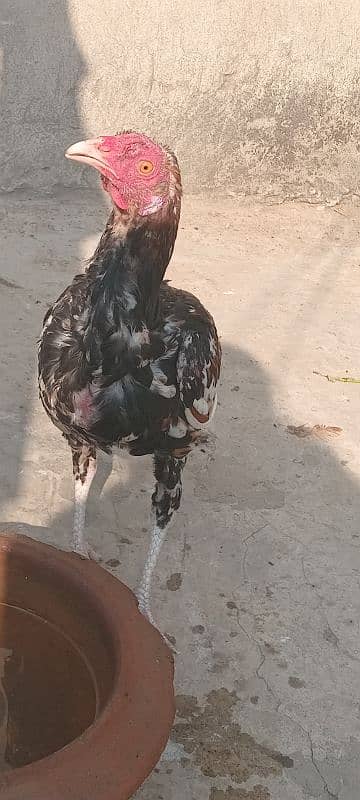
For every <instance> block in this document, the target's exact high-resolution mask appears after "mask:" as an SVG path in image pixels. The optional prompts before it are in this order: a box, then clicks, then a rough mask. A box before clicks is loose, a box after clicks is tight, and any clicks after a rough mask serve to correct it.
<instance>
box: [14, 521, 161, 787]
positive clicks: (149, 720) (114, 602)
mask: <svg viewBox="0 0 360 800" xmlns="http://www.w3.org/2000/svg"><path fill="white" fill-rule="evenodd" d="M172 677H173V665H172V658H171V655H170V653H169V651H168V649H167V647H166V646H165V644H164V642H163V640H162V639H161V637H160V636H159V634H158V632H157V631H155V629H154V628H152V626H150V625H149V624H148V623H147V622H146V621H145V620H144V619H143V617H142V616H141V615H140V614H139V612H138V610H137V605H136V602H135V600H134V597H133V595H132V594H131V592H130V591H129V590H128V589H127V588H126V587H124V586H123V584H121V583H120V582H119V581H117V580H116V579H115V578H113V577H112V576H111V575H109V574H108V573H106V572H105V570H103V569H101V567H99V566H97V565H95V564H92V563H91V564H90V563H88V562H84V561H82V560H81V559H79V558H78V557H77V556H74V555H72V554H68V553H63V552H60V551H57V550H55V549H54V548H51V547H48V546H46V545H42V544H40V543H38V542H34V541H32V540H30V539H27V538H26V537H15V536H13V535H8V536H6V535H3V536H0V795H1V797H2V798H4V800H7V798H9V800H13V799H14V800H17V798H19V800H20V797H21V798H24V797H27V798H29V800H32V798H33V797H34V798H35V797H36V798H37V800H45V798H47V800H48V798H49V797H50V796H51V798H54V800H58V798H59V800H60V798H61V800H67V799H69V800H72V798H74V800H75V798H76V800H82V798H83V797H84V798H85V797H86V798H89V797H91V798H94V800H98V798H99V800H102V798H104V800H112V798H114V800H115V798H116V800H122V798H128V797H130V796H131V795H132V792H133V791H134V790H135V789H136V788H137V787H138V786H139V785H140V784H141V783H142V781H143V779H144V778H145V777H146V775H147V774H148V773H149V772H150V770H151V769H152V768H153V766H155V764H156V762H157V760H158V757H159V756H160V754H161V751H162V749H163V748H164V747H165V744H166V741H167V738H168V735H169V731H170V728H171V724H172V721H173V716H174V700H173V686H172ZM79 745H81V749H79ZM75 767H76V768H75ZM102 773H103V775H102ZM50 775H51V776H52V782H51V791H50V783H49V780H50ZM54 776H55V781H54ZM104 776H106V780H105V778H104ZM103 786H105V788H103ZM90 791H91V794H89V792H90ZM32 792H33V794H32Z"/></svg>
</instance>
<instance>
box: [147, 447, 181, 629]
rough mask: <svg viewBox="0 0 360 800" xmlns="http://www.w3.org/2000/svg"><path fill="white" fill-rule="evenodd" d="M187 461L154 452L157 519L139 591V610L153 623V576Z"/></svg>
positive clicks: (155, 512)
mask: <svg viewBox="0 0 360 800" xmlns="http://www.w3.org/2000/svg"><path fill="white" fill-rule="evenodd" d="M185 464H186V458H174V457H173V456H170V455H164V454H161V453H155V455H154V466H155V469H154V471H155V478H156V486H155V491H154V494H153V496H152V511H153V515H154V518H155V522H154V528H153V532H152V536H151V541H150V547H149V550H148V554H147V558H146V562H145V566H144V571H143V575H142V579H141V583H140V586H139V589H138V591H137V598H138V601H139V609H140V611H141V612H142V614H144V616H145V617H147V619H148V620H149V622H151V623H152V625H154V620H153V616H152V613H151V602H150V600H151V579H152V576H153V573H154V570H155V567H156V564H157V561H158V558H159V553H160V550H161V545H162V543H163V541H164V539H165V536H166V533H167V529H168V526H169V523H170V521H171V519H172V517H173V514H174V511H177V509H178V508H179V505H180V500H181V494H182V484H181V473H182V471H183V469H184V466H185Z"/></svg>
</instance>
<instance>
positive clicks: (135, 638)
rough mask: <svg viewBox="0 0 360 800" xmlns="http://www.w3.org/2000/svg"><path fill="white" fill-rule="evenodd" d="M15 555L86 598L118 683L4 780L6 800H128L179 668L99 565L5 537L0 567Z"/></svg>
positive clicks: (157, 742) (157, 738) (146, 766)
mask: <svg viewBox="0 0 360 800" xmlns="http://www.w3.org/2000/svg"><path fill="white" fill-rule="evenodd" d="M6 553H11V554H12V556H15V557H16V555H17V554H18V555H19V557H21V558H22V559H23V560H26V561H28V563H29V569H31V566H32V565H33V566H36V565H41V570H42V571H43V572H44V571H48V572H49V575H50V574H51V572H52V571H53V570H56V572H57V575H58V577H59V576H60V577H61V578H62V579H63V580H64V581H65V582H68V583H69V582H70V583H71V584H72V586H73V587H75V588H76V590H77V591H78V592H79V594H80V595H83V596H84V597H88V598H89V599H90V600H91V602H92V603H93V605H94V606H95V607H96V610H97V612H98V620H99V621H100V624H101V623H103V624H104V625H105V626H106V629H107V635H108V636H109V638H110V640H111V646H112V650H113V656H114V680H113V686H112V690H111V692H110V695H109V697H108V699H107V701H106V703H105V705H104V707H103V709H102V710H101V711H100V713H99V716H98V717H97V718H96V719H95V720H94V722H93V723H92V725H90V727H89V728H87V729H86V730H85V731H84V732H83V733H82V734H81V735H80V736H79V737H78V738H77V739H75V740H74V741H72V742H70V743H69V744H67V745H65V747H63V748H62V749H61V750H57V751H56V752H54V753H52V754H50V755H48V756H46V757H45V758H43V759H41V760H39V761H35V762H33V763H31V764H27V765H26V766H24V767H20V768H17V769H14V770H12V771H10V772H6V773H3V774H2V775H1V774H0V794H1V798H2V800H23V798H25V797H26V800H50V798H51V800H90V798H91V800H127V798H129V797H131V796H132V794H133V793H134V792H135V791H136V789H138V788H139V786H141V784H142V783H143V781H144V780H145V778H146V777H147V776H148V775H149V773H150V772H151V771H152V769H153V768H154V766H155V765H156V763H157V761H158V759H159V757H160V755H161V753H162V751H163V749H164V748H165V746H166V743H167V740H168V738H169V734H170V730H171V726H172V723H173V720H174V716H175V701H174V688H173V677H174V663H173V657H172V654H171V652H170V650H169V648H168V647H167V645H166V643H165V642H164V640H163V638H162V636H161V634H160V633H159V631H157V630H156V629H155V628H154V627H153V626H152V625H151V624H150V623H149V622H148V621H147V620H146V619H145V618H144V617H143V616H142V614H140V612H139V610H138V605H137V600H136V598H135V595H134V594H133V593H132V592H131V590H130V589H129V588H128V587H127V586H125V585H124V584H123V583H121V582H120V581H119V580H118V579H117V578H115V577H114V576H113V575H111V574H110V573H109V572H107V571H106V570H105V569H104V568H102V567H100V566H99V565H98V564H96V563H95V562H91V561H86V560H84V559H81V558H80V557H79V556H77V555H75V554H74V553H68V552H65V551H62V550H58V549H56V548H55V547H53V546H52V545H48V544H43V543H42V542H38V541H36V540H34V539H31V538H30V537H27V536H23V535H18V534H14V533H7V532H1V533H0V561H1V559H2V558H3V557H4V555H5V557H6Z"/></svg>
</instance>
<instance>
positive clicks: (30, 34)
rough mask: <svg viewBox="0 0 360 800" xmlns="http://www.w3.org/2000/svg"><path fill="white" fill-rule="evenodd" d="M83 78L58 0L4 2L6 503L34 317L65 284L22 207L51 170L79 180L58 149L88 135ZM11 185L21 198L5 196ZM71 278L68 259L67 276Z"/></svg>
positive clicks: (16, 468)
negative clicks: (81, 107)
mask: <svg viewBox="0 0 360 800" xmlns="http://www.w3.org/2000/svg"><path fill="white" fill-rule="evenodd" d="M59 42H61V47H59ZM55 44H56V46H55ZM85 74H86V66H85V62H84V60H83V58H82V55H81V52H80V51H79V48H78V45H77V43H76V41H75V39H74V36H73V33H72V27H71V21H70V19H69V15H68V7H67V2H66V0H2V2H1V9H0V216H1V217H2V218H3V219H7V220H8V224H6V225H5V226H4V228H3V230H4V234H3V236H4V241H3V244H4V245H5V249H4V247H3V253H4V252H5V254H6V258H5V259H4V258H2V259H1V262H2V263H1V267H0V310H1V320H2V332H1V349H2V358H1V367H0V375H1V395H0V415H1V418H0V425H1V429H3V435H2V430H0V436H2V462H3V466H2V468H1V469H0V477H1V479H2V487H3V492H5V497H4V498H3V499H4V501H6V500H8V499H9V498H11V497H14V496H16V495H17V494H18V487H19V483H20V481H21V478H20V470H21V464H22V462H23V460H24V459H26V452H25V450H26V448H25V447H24V446H25V440H26V435H27V434H26V432H25V429H26V426H27V424H28V421H29V416H30V408H31V406H32V402H33V396H34V394H35V390H34V374H35V370H36V366H35V362H36V349H37V339H38V336H39V334H40V331H41V324H42V319H43V316H44V313H45V311H46V308H47V307H48V305H50V304H51V302H53V301H54V300H55V299H56V297H57V295H58V294H59V292H60V291H61V289H62V288H63V286H64V285H66V284H65V282H63V284H61V280H60V281H59V292H57V290H55V288H53V285H52V281H51V274H52V273H53V274H54V273H60V277H61V271H62V269H63V259H62V258H61V256H62V254H61V253H59V252H58V251H57V248H56V245H55V243H54V242H52V241H51V240H52V231H54V230H55V228H54V227H52V226H51V220H50V219H45V220H44V219H43V220H40V219H39V224H35V223H34V221H32V222H31V221H30V220H29V219H28V215H27V208H28V207H29V203H31V195H32V193H33V192H34V191H35V192H36V191H39V192H40V193H41V191H42V190H43V189H44V187H46V186H49V185H50V186H54V187H55V189H56V187H57V186H59V184H60V178H59V169H60V166H59V165H61V169H62V172H61V183H62V184H64V182H65V183H66V178H68V182H69V183H71V184H78V183H79V182H80V181H81V172H82V168H81V166H80V165H79V168H74V167H73V165H71V164H69V163H68V162H66V160H65V159H64V151H65V149H66V147H67V146H69V145H70V144H72V143H74V142H75V141H78V140H80V139H84V138H85V137H86V133H85V131H84V128H83V125H82V121H81V114H80V110H79V103H78V96H79V92H80V91H81V84H82V79H83V78H84V76H85ZM69 87H70V88H69ZM64 176H65V181H64ZM15 188H16V189H19V190H21V194H17V193H16V194H12V192H13V190H14V189H15ZM13 197H14V198H15V199H16V198H17V202H18V212H19V213H15V212H14V216H13V217H12V198H13ZM19 199H20V203H21V207H20V211H19ZM49 202H50V201H49ZM12 219H13V224H11V222H12ZM0 221H1V220H0ZM88 233H89V234H90V233H91V223H89V224H88ZM80 236H81V234H79V238H80ZM45 237H46V239H47V244H48V242H49V239H50V247H48V246H45V242H44V240H45ZM65 238H66V234H64V239H65ZM72 247H73V250H72V252H73V253H74V254H75V253H76V245H75V247H74V243H72ZM52 255H53V256H54V258H53V259H52ZM46 270H48V273H47V275H46ZM76 271H78V268H77V266H76V257H75V258H74V267H73V271H72V272H73V274H75V272H76ZM35 272H36V273H37V274H36V275H35ZM39 276H40V283H41V290H40V288H39ZM42 279H43V280H42ZM64 281H65V278H64ZM67 282H69V281H67ZM11 386H12V387H13V390H12V391H10V387H11Z"/></svg>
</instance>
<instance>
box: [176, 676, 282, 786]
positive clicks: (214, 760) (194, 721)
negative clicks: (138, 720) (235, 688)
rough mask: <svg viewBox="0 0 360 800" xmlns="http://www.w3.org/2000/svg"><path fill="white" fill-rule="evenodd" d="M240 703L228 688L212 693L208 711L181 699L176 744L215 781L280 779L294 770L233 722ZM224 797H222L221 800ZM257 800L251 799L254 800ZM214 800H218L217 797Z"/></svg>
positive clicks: (188, 697) (184, 697) (185, 697)
mask: <svg viewBox="0 0 360 800" xmlns="http://www.w3.org/2000/svg"><path fill="white" fill-rule="evenodd" d="M237 701H238V697H237V695H236V693H235V692H229V691H228V690H227V689H225V688H222V689H217V690H214V691H212V692H210V694H208V696H207V698H206V702H205V706H204V707H201V706H199V703H198V700H197V698H196V697H194V696H192V695H178V697H177V716H178V721H177V722H176V723H175V726H174V730H173V738H174V740H175V741H176V742H178V743H179V744H182V746H183V748H184V750H185V751H186V753H189V754H191V755H192V757H193V759H194V761H195V763H196V765H197V766H198V767H199V768H200V769H201V771H202V773H203V774H204V775H206V776H208V777H211V778H215V777H218V776H221V777H228V778H231V779H232V780H233V781H235V782H236V783H243V782H244V781H247V780H248V778H250V776H251V775H254V774H255V775H259V776H261V777H265V778H266V777H267V776H268V775H280V774H281V773H282V770H283V768H284V767H285V768H290V767H292V766H293V764H294V762H293V760H292V759H291V758H289V757H288V756H285V755H282V753H279V752H277V751H276V750H271V748H269V747H266V746H265V745H262V744H259V743H258V742H257V741H256V740H255V739H254V738H253V737H252V736H250V735H249V734H248V733H243V731H242V730H241V727H240V725H239V724H238V723H237V722H233V720H232V709H233V707H234V706H235V705H236V703H237ZM221 797H222V796H221V794H220V795H218V800H220V798H221ZM240 797H241V795H240ZM244 797H245V798H246V795H244ZM255 797H256V795H254V796H253V797H251V795H250V800H255ZM265 797H266V795H265ZM224 798H226V800H228V798H231V800H236V795H231V794H230V795H229V794H228V795H226V794H225V795H224ZM260 799H261V800H262V798H261V795H260ZM212 800H216V795H215V797H213V798H212Z"/></svg>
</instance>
